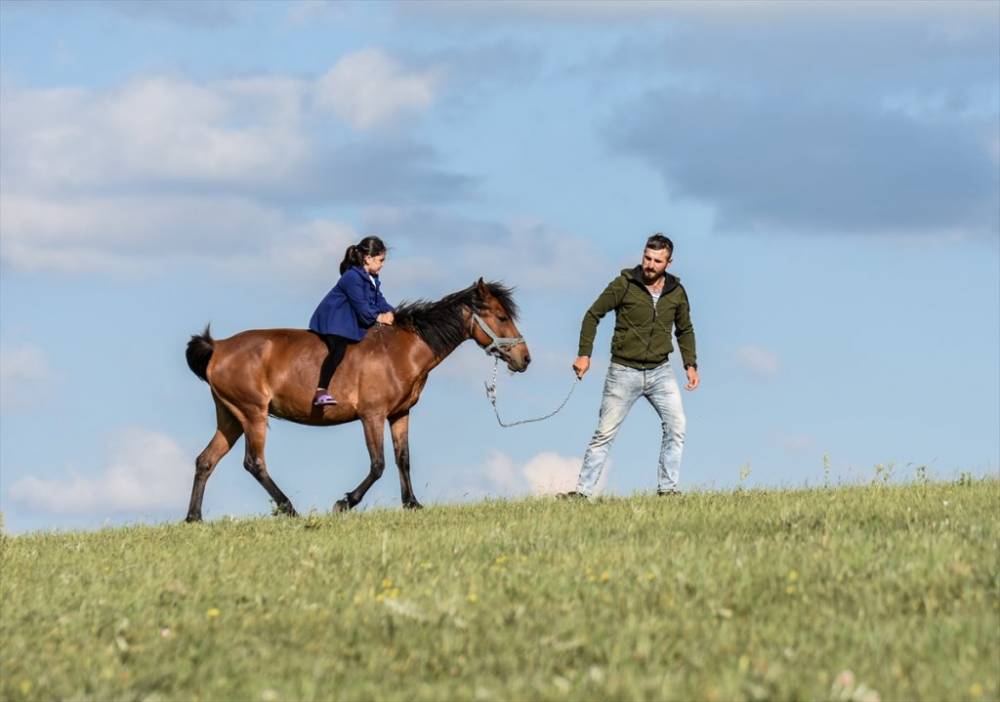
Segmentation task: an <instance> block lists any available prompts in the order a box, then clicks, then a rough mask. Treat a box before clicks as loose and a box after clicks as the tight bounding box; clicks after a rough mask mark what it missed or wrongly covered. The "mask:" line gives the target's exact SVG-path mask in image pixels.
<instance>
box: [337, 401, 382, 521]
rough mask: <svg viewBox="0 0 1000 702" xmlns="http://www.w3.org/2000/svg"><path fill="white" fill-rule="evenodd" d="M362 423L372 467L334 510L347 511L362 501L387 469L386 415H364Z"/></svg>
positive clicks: (338, 501)
mask: <svg viewBox="0 0 1000 702" xmlns="http://www.w3.org/2000/svg"><path fill="white" fill-rule="evenodd" d="M361 423H362V424H363V425H364V428H365V443H366V444H367V445H368V455H369V457H370V458H371V468H370V469H369V470H368V475H367V476H366V477H365V479H364V480H362V481H361V484H360V485H358V486H357V487H356V488H354V489H353V490H352V491H351V492H349V493H347V494H346V495H345V496H344V499H342V500H337V502H336V503H335V504H334V505H333V511H334V512H346V511H347V510H349V509H351V508H352V507H354V505H356V504H358V503H359V502H361V499H362V498H363V497H364V496H365V493H366V492H368V488H370V487H371V486H372V483H374V482H375V481H376V480H378V479H379V478H381V477H382V471H384V470H385V417H363V418H362V419H361Z"/></svg>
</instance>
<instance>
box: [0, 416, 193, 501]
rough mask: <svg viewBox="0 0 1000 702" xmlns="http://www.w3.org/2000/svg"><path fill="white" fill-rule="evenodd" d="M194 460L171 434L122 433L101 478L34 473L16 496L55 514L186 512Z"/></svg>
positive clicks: (15, 491)
mask: <svg viewBox="0 0 1000 702" xmlns="http://www.w3.org/2000/svg"><path fill="white" fill-rule="evenodd" d="M193 476H194V460H193V458H192V457H191V456H189V455H188V454H187V452H186V451H184V450H183V449H182V448H181V447H180V446H178V444H177V443H176V442H175V441H174V440H173V439H171V438H170V437H168V436H166V435H164V434H161V433H158V432H152V431H147V430H142V429H132V430H126V431H124V432H122V433H121V434H120V435H119V436H118V437H117V438H116V439H115V441H114V443H113V445H112V447H111V455H110V457H109V460H108V463H107V466H106V467H105V468H104V470H103V471H102V472H101V473H100V475H98V476H96V477H87V476H83V475H79V474H76V473H71V474H70V475H67V476H63V477H60V478H41V477H36V476H29V477H25V478H21V479H20V480H18V481H17V482H16V483H14V484H13V485H12V486H11V488H10V492H9V495H10V497H11V499H12V500H14V501H16V502H18V503H20V504H22V505H24V506H26V507H29V508H32V509H38V510H42V511H45V512H49V513H51V514H66V515H70V514H73V515H81V514H85V515H110V514H123V513H147V512H151V511H161V510H174V511H178V513H179V512H180V511H181V510H183V508H184V505H185V504H186V500H187V498H188V497H189V495H190V489H191V480H192V478H193Z"/></svg>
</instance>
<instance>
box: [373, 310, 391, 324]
mask: <svg viewBox="0 0 1000 702" xmlns="http://www.w3.org/2000/svg"><path fill="white" fill-rule="evenodd" d="M375 321H376V322H378V323H379V324H392V323H393V322H395V321H396V315H394V314H393V313H392V312H383V313H382V314H380V315H379V316H378V317H376V318H375Z"/></svg>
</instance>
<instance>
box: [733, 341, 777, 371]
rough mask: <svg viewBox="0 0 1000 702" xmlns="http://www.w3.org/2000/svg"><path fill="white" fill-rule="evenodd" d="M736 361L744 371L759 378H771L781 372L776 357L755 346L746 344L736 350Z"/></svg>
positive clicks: (766, 350)
mask: <svg viewBox="0 0 1000 702" xmlns="http://www.w3.org/2000/svg"><path fill="white" fill-rule="evenodd" d="M736 360H737V361H739V363H740V365H741V366H742V367H743V368H744V369H746V370H748V371H750V373H752V374H753V375H756V376H758V377H760V378H773V377H774V376H776V375H777V374H778V372H779V371H780V370H781V363H780V361H779V360H778V357H777V355H775V353H774V352H773V351H769V350H768V349H765V348H764V347H763V346H757V345H755V344H746V345H745V346H741V347H739V348H738V349H736Z"/></svg>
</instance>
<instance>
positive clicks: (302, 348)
mask: <svg viewBox="0 0 1000 702" xmlns="http://www.w3.org/2000/svg"><path fill="white" fill-rule="evenodd" d="M516 319H517V305H516V304H515V303H514V300H513V298H512V296H511V290H510V289H509V288H506V287H504V286H503V285H501V284H499V283H484V282H483V279H482V278H480V279H479V281H478V282H477V283H475V284H473V285H472V286H470V287H468V288H466V289H465V290H461V291H459V292H456V293H452V294H451V295H448V296H446V297H444V298H442V299H441V300H438V301H437V302H427V301H424V300H418V301H416V302H414V303H410V304H404V305H401V306H400V307H399V309H398V310H397V311H396V323H395V325H393V326H383V325H378V326H376V327H373V328H371V329H369V331H368V333H367V334H366V335H365V337H364V338H363V339H362V340H361V341H360V342H358V343H356V344H351V345H350V346H349V347H348V349H347V352H346V354H345V355H344V358H343V360H342V361H341V363H340V366H339V367H338V368H337V371H336V373H335V374H334V376H333V379H332V380H331V381H330V388H329V390H330V394H331V395H333V396H334V397H336V398H337V404H336V405H332V406H331V405H327V406H323V407H317V406H314V405H313V396H314V392H315V386H316V378H317V376H318V375H319V368H320V365H321V364H322V362H323V359H324V358H325V357H326V354H327V347H326V344H324V343H323V340H322V339H321V338H320V337H319V336H317V335H316V334H314V333H313V332H311V331H307V330H302V329H264V330H250V331H245V332H242V333H240V334H237V335H236V336H232V337H230V338H228V339H219V340H215V339H213V338H212V337H211V335H210V333H209V330H208V329H207V328H206V329H205V332H204V333H203V334H200V335H195V336H192V337H191V341H190V342H188V346H187V362H188V366H190V367H191V370H192V371H193V372H194V373H195V375H197V376H198V377H199V378H201V379H202V380H204V381H206V382H208V384H209V387H211V388H212V398H213V399H214V400H215V415H216V421H217V423H218V425H217V428H216V430H215V436H213V437H212V440H211V441H210V442H209V443H208V446H206V447H205V450H204V451H202V452H201V454H200V455H199V456H198V458H197V460H196V461H195V473H194V486H193V488H192V489H191V503H190V505H189V507H188V513H187V521H189V522H193V521H199V520H201V502H202V497H203V496H204V493H205V483H206V482H207V481H208V478H209V477H210V476H211V475H212V471H213V470H214V469H215V466H216V465H217V464H218V462H219V460H221V459H222V457H223V456H225V455H226V454H227V453H228V452H229V450H230V449H231V448H232V447H233V444H235V443H236V440H237V439H239V438H240V436H241V435H245V436H246V442H245V443H246V455H245V458H244V460H243V467H244V468H246V470H247V471H248V472H249V473H250V474H251V475H252V476H253V477H254V478H256V479H257V482H259V483H260V484H261V485H263V486H264V489H265V490H267V492H268V493H269V494H270V495H271V497H272V498H273V499H274V501H275V503H277V506H278V509H279V510H280V511H282V512H284V513H285V514H289V515H295V514H297V513H296V511H295V508H294V507H293V506H292V503H291V501H290V500H289V499H288V497H286V496H285V493H283V492H282V491H281V490H280V489H279V488H278V486H277V485H275V483H274V480H272V479H271V476H270V474H269V473H268V471H267V464H266V463H265V461H264V440H265V437H266V434H267V418H268V415H271V416H274V417H279V418H281V419H287V420H290V421H292V422H297V423H299V424H310V425H313V426H327V425H331V424H344V423H346V422H353V421H355V420H361V424H362V426H363V427H364V432H365V443H366V444H367V445H368V453H369V455H370V457H371V467H370V468H369V471H368V476H367V477H366V478H365V479H364V480H362V481H361V484H359V485H358V486H357V487H356V488H354V490H352V491H351V492H349V493H347V494H346V496H345V497H344V498H343V499H342V500H338V501H337V502H336V504H335V505H334V511H338V512H340V511H346V510H349V509H351V508H352V507H354V506H355V505H356V504H358V503H359V502H360V501H361V499H362V498H363V497H364V495H365V493H366V492H367V491H368V488H369V487H371V485H372V483H374V482H375V481H376V480H378V479H379V477H380V476H381V475H382V471H383V469H384V468H385V456H384V452H383V435H384V426H385V422H386V420H388V421H389V428H390V431H391V434H392V443H393V447H394V449H395V456H396V466H397V468H398V469H399V484H400V488H401V490H402V498H403V506H404V507H407V508H419V507H420V506H421V505H420V503H419V502H417V498H416V496H414V494H413V486H412V485H411V484H410V457H409V440H408V433H409V417H410V408H412V407H413V406H414V405H415V404H417V401H418V400H419V399H420V392H421V391H422V390H423V388H424V384H425V383H426V382H427V375H428V374H429V373H430V372H431V370H433V369H434V367H435V366H437V365H438V364H439V363H441V361H443V360H444V359H445V357H447V356H448V354H450V353H451V352H452V351H454V350H455V349H456V348H457V347H458V345H459V344H461V343H462V342H463V341H465V340H467V339H474V340H475V341H476V343H477V344H479V346H480V347H482V348H483V349H484V350H485V351H486V352H487V353H488V354H491V355H497V356H499V357H500V358H502V359H503V360H505V361H506V362H507V367H508V368H509V369H510V370H512V371H515V372H523V371H524V370H526V369H527V367H528V363H530V362H531V356H530V354H529V353H528V346H527V344H525V342H524V339H522V338H521V336H520V332H518V330H517V326H516V325H515V324H514V321H515V320H516Z"/></svg>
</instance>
